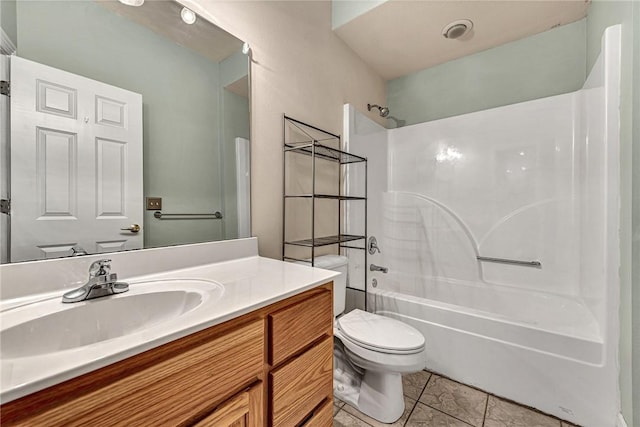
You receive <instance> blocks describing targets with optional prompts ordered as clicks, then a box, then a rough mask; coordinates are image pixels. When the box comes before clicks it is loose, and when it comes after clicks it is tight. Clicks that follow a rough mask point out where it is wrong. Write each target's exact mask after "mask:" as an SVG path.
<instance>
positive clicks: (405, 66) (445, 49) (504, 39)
mask: <svg viewBox="0 0 640 427" xmlns="http://www.w3.org/2000/svg"><path fill="white" fill-rule="evenodd" d="M588 6H589V2H588V1H585V0H550V1H542V0H536V1H530V0H511V1H494V0H474V1H461V0H417V1H416V0H413V1H410V0H390V1H387V2H386V3H384V4H382V5H380V6H378V7H376V8H374V9H372V10H370V11H369V12H367V13H365V14H363V15H361V16H359V17H357V18H355V19H353V20H352V21H350V22H347V23H346V24H344V25H343V26H341V27H339V28H336V29H335V32H336V33H337V34H338V36H339V37H340V38H342V39H343V40H344V41H345V42H346V43H347V44H348V45H349V46H350V47H351V48H352V49H353V50H354V51H355V52H356V53H357V54H358V55H359V56H360V57H361V58H362V59H363V60H364V61H365V62H366V63H368V64H369V65H370V66H371V67H373V68H374V69H375V70H376V71H377V72H378V73H379V74H380V75H381V76H382V77H384V78H385V79H393V78H396V77H400V76H404V75H407V74H411V73H413V72H415V71H418V70H422V69H424V68H428V67H432V66H434V65H437V64H441V63H443V62H447V61H451V60H453V59H456V58H460V57H462V56H466V55H469V54H472V53H475V52H480V51H482V50H486V49H490V48H492V47H495V46H499V45H502V44H504V43H508V42H510V41H513V40H518V39H521V38H524V37H527V36H530V35H533V34H537V33H541V32H543V31H546V30H549V29H551V28H554V27H556V26H559V25H564V24H568V23H571V22H575V21H577V20H580V19H582V18H584V17H585V16H586V14H587V9H588ZM458 19H469V20H471V21H473V23H474V27H473V32H472V33H470V34H468V35H465V36H464V40H462V39H457V40H450V39H446V38H444V37H443V36H442V28H444V27H445V26H446V25H447V24H448V23H450V22H452V21H455V20H458Z"/></svg>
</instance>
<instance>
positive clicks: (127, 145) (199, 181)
mask: <svg viewBox="0 0 640 427" xmlns="http://www.w3.org/2000/svg"><path fill="white" fill-rule="evenodd" d="M182 10H183V7H182V5H180V4H178V3H176V2H174V1H146V2H144V3H143V4H142V5H141V6H139V7H133V6H127V5H125V4H123V3H121V2H119V1H116V0H107V1H52V0H42V1H20V0H18V1H17V4H16V24H17V25H16V26H17V29H18V30H17V37H16V38H17V41H16V45H17V51H16V57H12V58H11V60H10V62H11V74H12V75H11V85H12V96H11V101H10V102H11V138H10V148H11V154H10V156H9V157H10V168H8V169H10V176H3V182H10V183H11V186H10V189H11V215H10V221H9V222H10V233H5V234H4V235H3V237H2V240H3V242H2V245H1V246H2V247H1V250H2V251H3V256H2V258H3V261H4V262H7V261H8V262H16V261H25V260H33V259H47V258H55V257H62V256H72V255H81V254H83V253H85V252H86V253H89V254H91V253H101V252H113V251H119V250H130V249H138V248H150V247H159V246H167V245H176V244H186V243H198V242H206V241H214V240H224V239H233V238H238V237H248V236H249V235H250V230H249V223H250V218H249V209H250V208H249V200H250V198H249V140H248V139H249V134H250V132H249V92H248V66H249V61H248V58H247V56H246V55H245V54H243V53H242V48H243V43H242V41H240V40H238V39H236V38H235V37H233V36H231V35H230V34H228V33H226V32H225V31H223V30H221V29H220V28H218V27H216V26H215V25H213V24H211V23H210V22H207V21H206V20H205V19H203V18H202V17H200V16H195V18H196V21H195V23H193V24H187V23H185V22H184V21H183V20H182V19H181V12H182ZM188 12H190V11H187V15H188ZM188 17H189V16H187V18H188ZM2 173H3V174H5V173H7V175H8V174H9V171H8V170H7V171H3V172H2ZM160 199H161V200H160ZM2 216H3V217H4V216H6V215H2ZM6 234H9V236H8V238H7V236H6Z"/></svg>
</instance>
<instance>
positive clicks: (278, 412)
mask: <svg viewBox="0 0 640 427" xmlns="http://www.w3.org/2000/svg"><path fill="white" fill-rule="evenodd" d="M269 377H270V388H271V396H272V398H273V402H272V414H271V416H272V417H271V419H272V421H273V426H274V427H277V426H287V427H288V426H293V425H296V424H298V423H299V422H300V421H302V420H303V419H304V417H305V416H307V415H308V414H309V413H311V411H313V408H315V407H316V406H318V405H319V404H320V403H322V401H323V400H325V399H327V398H328V399H331V395H332V393H333V338H332V337H327V338H326V339H325V340H323V341H321V342H320V343H319V344H318V345H316V346H314V347H312V348H311V349H309V350H308V351H306V352H305V353H303V354H301V355H300V356H298V357H296V358H295V359H293V360H291V361H290V362H289V363H287V364H286V365H284V366H282V367H280V368H278V369H276V370H275V371H273V372H272V373H271V374H270V375H269Z"/></svg>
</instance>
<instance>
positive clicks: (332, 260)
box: [307, 255, 349, 317]
mask: <svg viewBox="0 0 640 427" xmlns="http://www.w3.org/2000/svg"><path fill="white" fill-rule="evenodd" d="M348 264H349V259H348V258H347V257H346V256H342V255H322V256H317V257H316V258H315V265H314V267H318V268H324V269H325V270H333V271H337V272H338V273H341V274H340V275H339V276H338V277H335V278H334V279H333V316H334V317H335V316H337V315H338V314H341V313H342V312H343V311H344V304H345V298H346V295H347V271H348ZM307 265H309V264H307Z"/></svg>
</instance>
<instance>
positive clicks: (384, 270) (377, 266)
mask: <svg viewBox="0 0 640 427" xmlns="http://www.w3.org/2000/svg"><path fill="white" fill-rule="evenodd" d="M369 270H371V271H381V272H383V273H386V272H388V271H389V269H388V268H387V267H380V266H379V265H375V264H371V265H370V266H369Z"/></svg>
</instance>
